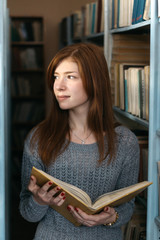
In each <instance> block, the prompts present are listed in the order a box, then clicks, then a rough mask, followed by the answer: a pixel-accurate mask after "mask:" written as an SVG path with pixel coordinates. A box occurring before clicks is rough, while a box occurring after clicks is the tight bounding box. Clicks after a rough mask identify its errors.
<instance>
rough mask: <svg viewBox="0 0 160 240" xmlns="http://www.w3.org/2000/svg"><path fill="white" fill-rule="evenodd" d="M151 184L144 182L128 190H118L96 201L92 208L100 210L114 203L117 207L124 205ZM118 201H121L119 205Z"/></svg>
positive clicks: (127, 188)
mask: <svg viewBox="0 0 160 240" xmlns="http://www.w3.org/2000/svg"><path fill="white" fill-rule="evenodd" d="M150 184H151V183H150V182H147V181H143V182H141V183H137V184H134V185H132V186H129V187H126V188H122V189H118V190H116V191H113V192H110V193H105V194H103V195H101V196H100V197H99V198H98V199H97V200H96V201H95V203H94V204H93V205H92V207H93V208H96V209H98V208H99V207H101V206H103V205H104V206H105V205H106V206H107V205H110V204H112V203H113V202H114V203H115V204H114V205H115V206H116V204H117V205H119V204H122V203H123V202H128V201H129V200H130V199H132V198H134V196H136V195H137V194H139V193H140V192H141V191H143V190H144V189H145V188H146V187H148V186H149V185H150ZM125 199H126V200H125ZM118 200H120V201H119V203H118Z"/></svg>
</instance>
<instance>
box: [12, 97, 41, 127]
mask: <svg viewBox="0 0 160 240" xmlns="http://www.w3.org/2000/svg"><path fill="white" fill-rule="evenodd" d="M44 114H45V112H44V106H43V105H42V104H40V103H33V102H23V103H17V104H15V105H14V106H13V122H14V123H33V124H34V123H37V122H38V121H40V120H42V119H43V118H44Z"/></svg>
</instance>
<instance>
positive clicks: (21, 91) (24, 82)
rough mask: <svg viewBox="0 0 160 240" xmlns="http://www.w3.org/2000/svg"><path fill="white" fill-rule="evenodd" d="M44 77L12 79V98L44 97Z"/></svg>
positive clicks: (17, 77)
mask: <svg viewBox="0 0 160 240" xmlns="http://www.w3.org/2000/svg"><path fill="white" fill-rule="evenodd" d="M43 81H44V79H43V76H42V75H40V74H39V75H38V78H37V76H34V75H31V76H30V75H29V76H27V75H26V76H21V75H17V76H14V77H12V81H11V93H12V96H13V97H15V96H42V95H43V89H44V86H43V85H44V84H43Z"/></svg>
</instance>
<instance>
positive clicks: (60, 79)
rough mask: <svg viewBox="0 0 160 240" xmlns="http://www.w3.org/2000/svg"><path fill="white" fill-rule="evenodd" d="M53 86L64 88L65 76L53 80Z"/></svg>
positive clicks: (58, 88)
mask: <svg viewBox="0 0 160 240" xmlns="http://www.w3.org/2000/svg"><path fill="white" fill-rule="evenodd" d="M55 87H56V89H57V90H63V89H65V88H66V77H61V78H59V79H58V81H56V82H55Z"/></svg>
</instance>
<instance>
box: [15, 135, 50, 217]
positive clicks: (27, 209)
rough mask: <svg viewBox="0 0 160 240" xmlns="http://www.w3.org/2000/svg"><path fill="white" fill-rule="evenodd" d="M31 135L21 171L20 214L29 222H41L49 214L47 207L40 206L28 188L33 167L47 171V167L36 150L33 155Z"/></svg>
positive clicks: (25, 145) (24, 152)
mask: <svg viewBox="0 0 160 240" xmlns="http://www.w3.org/2000/svg"><path fill="white" fill-rule="evenodd" d="M31 135H32V134H30V135H29V136H28V137H27V139H26V141H25V144H24V151H23V158H22V170H21V184H22V188H21V193H20V206H19V208H20V213H21V215H22V216H23V217H24V219H26V220H27V221H29V222H38V221H40V220H41V219H42V218H43V217H44V215H45V214H46V212H47V209H48V206H47V205H40V204H38V203H37V202H36V201H35V200H34V199H33V196H32V193H31V192H29V191H28V189H27V187H28V184H29V181H30V174H31V170H32V167H33V166H35V167H37V168H39V169H42V170H43V171H44V170H45V167H44V165H43V163H42V161H41V159H40V158H39V156H38V153H37V150H36V148H35V149H34V152H33V153H32V152H31V150H30V139H31Z"/></svg>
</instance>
